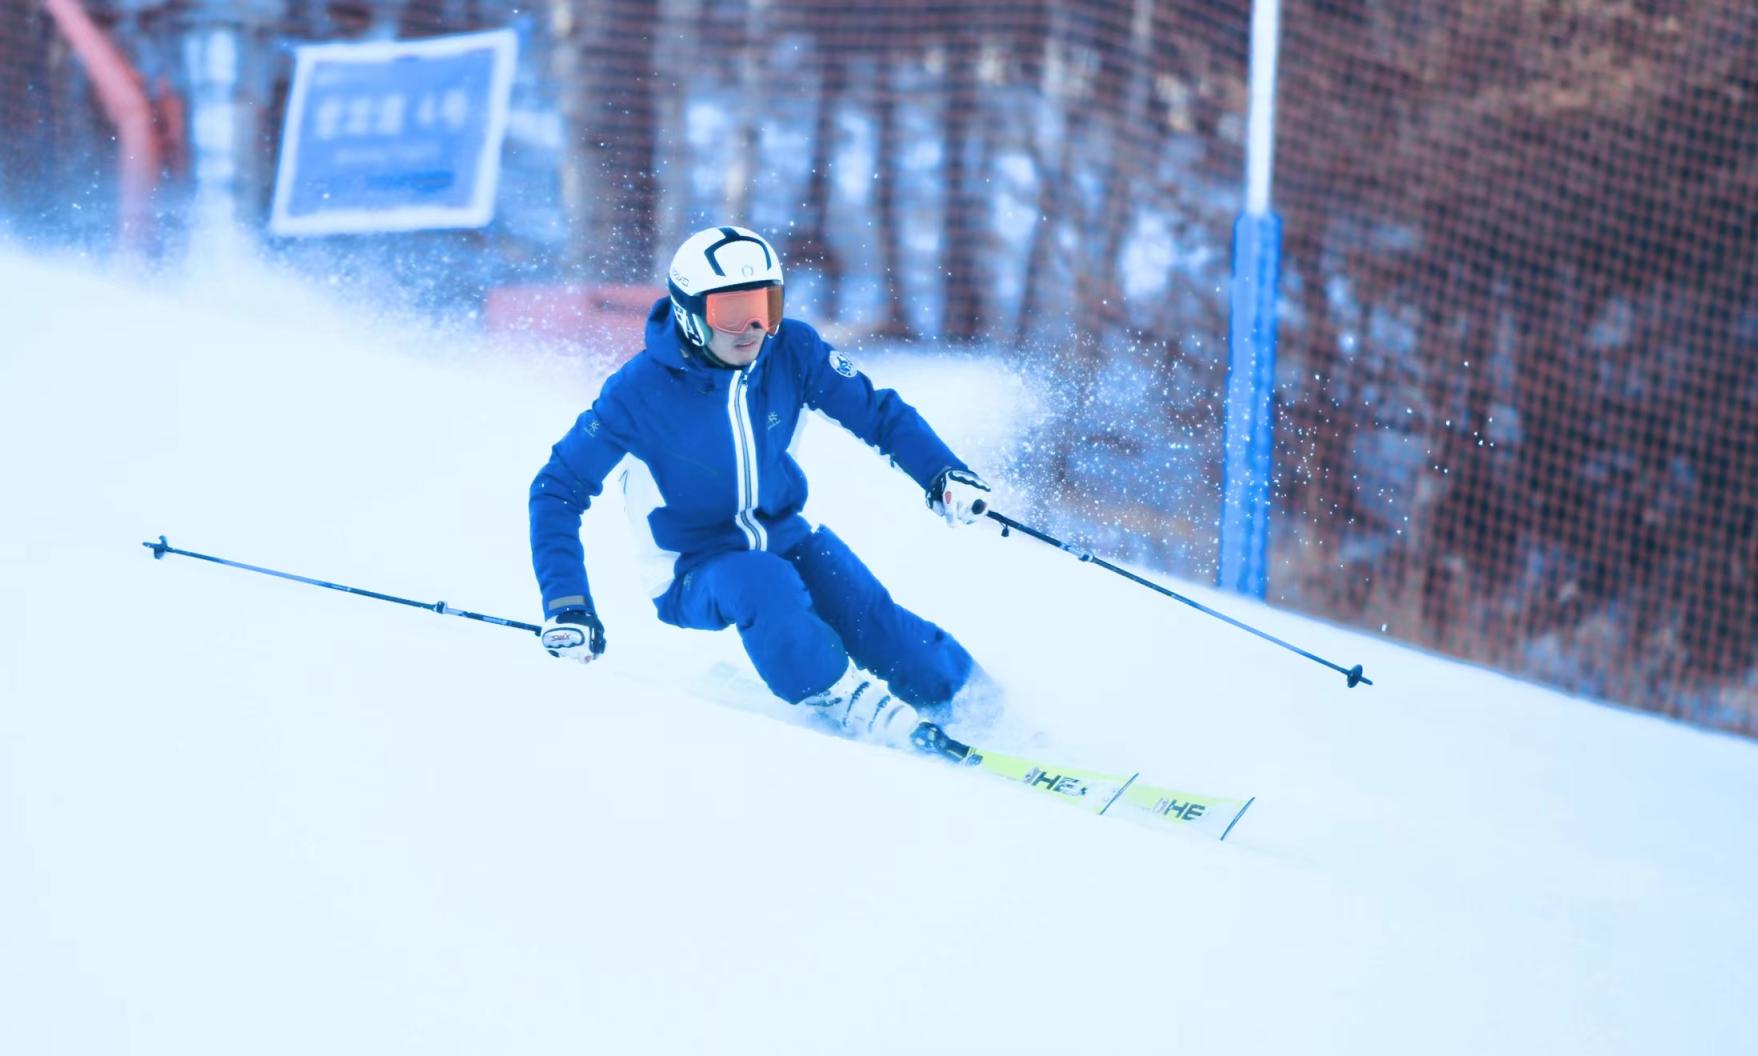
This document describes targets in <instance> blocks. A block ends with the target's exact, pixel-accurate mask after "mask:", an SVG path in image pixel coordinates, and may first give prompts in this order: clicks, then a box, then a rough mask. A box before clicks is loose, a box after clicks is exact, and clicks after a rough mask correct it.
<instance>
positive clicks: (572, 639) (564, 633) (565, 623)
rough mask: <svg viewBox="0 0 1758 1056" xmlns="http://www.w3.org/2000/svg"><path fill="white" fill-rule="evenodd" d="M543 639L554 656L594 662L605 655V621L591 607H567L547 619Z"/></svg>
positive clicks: (545, 645)
mask: <svg viewBox="0 0 1758 1056" xmlns="http://www.w3.org/2000/svg"><path fill="white" fill-rule="evenodd" d="M539 640H540V641H541V642H543V647H544V648H545V649H548V650H549V655H551V656H559V657H564V658H566V659H568V660H578V661H579V662H580V663H582V664H590V663H591V662H592V661H594V660H596V659H598V658H599V657H600V656H602V655H604V624H602V623H600V622H598V617H597V616H595V615H593V613H592V610H591V609H563V610H562V611H560V612H558V613H556V614H555V615H554V616H551V617H550V618H549V619H547V620H545V621H544V623H543V634H542V636H541V637H540V638H539Z"/></svg>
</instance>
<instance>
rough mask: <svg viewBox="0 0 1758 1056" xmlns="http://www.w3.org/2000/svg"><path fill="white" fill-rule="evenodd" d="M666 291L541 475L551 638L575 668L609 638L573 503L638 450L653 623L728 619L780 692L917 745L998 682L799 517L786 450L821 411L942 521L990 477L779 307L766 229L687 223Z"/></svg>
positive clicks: (968, 510) (977, 507)
mask: <svg viewBox="0 0 1758 1056" xmlns="http://www.w3.org/2000/svg"><path fill="white" fill-rule="evenodd" d="M667 286H668V288H669V293H670V296H669V297H668V298H661V299H660V300H658V301H657V302H655V304H654V305H653V309H652V311H650V312H649V313H648V315H647V322H646V347H645V349H644V350H643V351H642V352H641V353H640V354H638V355H636V356H635V357H634V358H633V359H631V360H629V361H628V362H627V363H625V364H624V365H623V366H622V368H621V369H619V370H618V371H617V372H616V373H615V374H614V375H612V376H611V377H610V378H609V379H608V380H606V381H605V383H604V386H603V388H602V390H601V391H600V392H599V395H598V398H597V400H595V401H594V402H593V404H592V406H591V407H590V408H589V409H588V410H587V411H586V412H585V413H584V414H582V415H581V416H580V417H579V419H578V420H577V421H576V422H575V423H574V426H573V428H572V429H571V430H569V432H568V434H567V435H566V436H564V437H563V438H562V439H561V441H560V442H558V443H557V444H556V445H555V446H554V448H552V449H551V452H550V458H549V462H548V464H546V465H545V466H544V467H543V469H542V470H541V471H540V472H539V473H538V474H537V478H536V479H535V480H534V481H532V483H531V493H530V511H531V558H532V564H533V565H534V566H535V568H536V571H537V582H538V586H539V587H540V589H541V590H542V593H543V607H544V614H545V616H546V620H545V623H544V625H543V631H542V636H541V641H542V643H543V646H544V648H545V649H547V650H549V652H550V655H552V656H558V657H567V658H570V659H575V660H579V661H581V662H582V663H589V662H591V661H592V660H594V659H595V658H597V657H598V656H600V655H602V654H603V652H604V646H605V637H604V626H603V624H602V623H601V622H600V621H599V618H598V616H597V615H596V613H595V611H594V608H593V604H592V595H591V592H590V590H589V588H588V584H587V577H586V568H585V561H584V554H583V552H582V547H581V544H580V516H581V514H582V513H584V512H585V510H586V508H587V507H588V506H589V505H590V504H591V502H592V499H593V498H594V497H596V496H597V495H598V494H599V492H600V489H601V487H602V484H603V481H604V478H605V477H606V475H607V474H609V473H610V471H611V469H612V468H613V467H615V466H616V465H617V463H618V462H620V461H621V460H622V459H623V457H624V456H625V455H627V456H630V457H631V458H633V459H635V460H638V462H639V463H640V464H641V465H640V466H633V467H632V470H633V472H632V474H631V476H630V477H627V478H625V491H626V492H627V494H628V495H629V497H630V501H631V502H634V503H637V511H638V510H639V508H640V506H645V505H647V504H646V503H641V502H640V501H639V497H640V495H641V493H642V492H643V491H644V490H648V489H645V488H643V486H642V485H643V481H641V480H640V479H639V477H638V476H637V474H639V473H640V471H641V470H642V469H643V468H644V469H645V471H646V473H647V474H649V475H650V478H651V483H652V484H653V485H656V493H655V494H653V496H652V498H653V502H652V505H654V506H657V508H655V509H652V510H651V512H650V513H648V515H647V516H646V518H645V524H646V527H647V528H648V529H649V530H650V531H651V534H652V538H653V543H654V545H655V546H656V547H657V548H658V549H659V550H660V551H662V552H663V555H664V557H665V558H666V559H668V560H667V567H666V570H665V573H664V574H663V580H664V588H663V589H662V590H660V591H659V592H658V593H657V595H656V596H655V597H654V599H653V603H654V606H655V607H656V608H657V610H658V614H659V618H660V619H661V620H664V621H665V622H666V623H670V624H674V625H676V626H679V627H689V628H701V629H705V630H720V629H722V628H725V627H727V626H729V625H732V626H736V627H737V628H738V630H739V635H740V637H741V638H742V640H743V642H744V646H745V651H746V652H747V653H748V654H749V655H750V657H751V662H752V664H753V665H754V666H755V667H756V669H757V673H758V674H759V675H760V676H761V677H762V679H763V681H764V682H765V683H766V684H767V685H768V687H769V689H770V690H771V691H773V692H774V693H775V695H776V696H778V697H780V698H782V699H783V700H786V701H789V702H792V703H796V704H799V705H801V706H804V707H809V708H813V709H815V710H816V711H817V713H819V714H821V715H823V716H824V717H825V718H826V719H828V720H829V721H830V722H831V723H832V724H833V725H835V726H836V727H838V728H840V729H842V730H843V731H845V732H846V733H848V734H849V735H851V736H854V737H857V738H859V739H863V740H870V741H875V742H878V743H883V744H888V745H893V746H902V745H904V744H907V743H909V741H910V739H911V735H912V734H913V733H915V731H916V729H917V727H918V724H919V723H920V722H921V718H920V715H919V714H918V712H917V709H918V708H936V709H949V708H950V705H951V702H952V700H953V698H954V696H956V695H959V694H960V692H961V691H965V692H966V693H967V694H975V693H976V692H977V691H978V690H979V689H986V688H988V686H989V684H988V683H987V680H986V676H984V675H983V674H982V672H981V670H980V669H979V668H978V667H977V666H976V665H975V664H974V663H973V661H972V659H971V655H970V654H969V653H968V652H966V651H965V648H964V647H963V646H962V645H960V644H959V643H958V641H957V639H955V638H953V637H952V636H951V635H950V634H948V633H946V632H945V631H943V630H941V629H940V628H939V627H937V626H935V625H934V624H932V623H930V622H928V621H927V620H925V619H923V618H921V617H920V616H917V615H916V614H915V613H912V612H910V611H908V610H907V609H905V608H903V607H902V606H900V605H898V604H897V603H896V602H895V601H893V600H892V598H891V595H890V594H889V593H888V592H887V591H886V589H885V587H884V586H882V585H881V584H880V582H879V581H878V579H876V578H875V577H874V576H873V573H872V572H870V571H868V569H867V567H866V566H865V565H863V564H862V563H861V561H860V559H859V558H857V557H856V556H855V555H854V553H853V552H852V551H850V550H849V548H848V546H847V545H845V544H844V543H843V541H842V540H841V539H839V538H837V536H836V535H835V533H833V532H831V530H830V529H829V528H826V527H823V526H821V525H820V526H817V527H814V526H813V525H812V524H810V523H809V522H808V521H807V520H806V518H805V517H803V516H801V510H802V509H803V507H804V506H805V504H806V478H805V475H804V473H803V472H802V471H801V470H800V467H799V465H798V463H796V462H795V461H794V459H793V458H792V456H790V455H789V454H788V450H787V449H788V445H789V442H790V441H791V440H792V438H793V434H794V429H795V428H796V426H797V424H798V421H799V417H800V413H801V411H802V409H803V408H806V407H812V408H816V409H818V410H820V411H823V412H824V413H825V414H827V415H829V416H830V417H831V418H833V419H835V420H836V421H838V422H840V423H841V424H842V425H843V426H844V427H845V428H847V429H848V430H849V431H850V432H852V433H854V434H855V435H856V436H858V437H860V438H861V439H862V440H864V441H866V442H867V443H868V444H871V445H872V446H874V447H876V448H878V449H879V451H880V452H881V453H883V454H885V455H887V456H889V457H890V458H891V460H892V462H893V463H894V464H895V465H897V466H898V467H899V468H901V469H902V470H903V471H904V472H905V473H907V474H909V476H910V477H911V478H912V479H914V480H915V481H916V483H917V484H919V485H921V486H922V488H923V489H924V491H925V493H926V496H927V501H928V506H929V508H930V509H932V510H933V511H934V512H935V513H937V514H939V515H940V516H942V517H944V518H945V519H946V521H947V523H949V524H954V525H958V524H971V523H973V522H975V521H976V520H977V519H978V518H980V517H981V516H982V514H983V511H984V508H985V505H986V499H985V496H986V495H987V494H988V492H989V486H988V485H987V484H985V483H984V482H983V480H982V478H981V477H979V476H978V475H977V474H976V473H974V472H972V471H971V469H970V467H968V466H967V465H965V463H964V462H962V461H960V460H959V459H958V457H957V456H955V455H954V454H953V453H952V452H951V451H950V450H949V449H948V448H947V446H946V445H945V444H944V443H943V442H941V440H940V438H939V437H938V436H936V435H935V434H934V431H933V429H931V428H929V426H928V423H927V422H925V421H923V420H922V417H921V416H920V415H919V414H917V413H916V411H915V409H914V408H912V407H911V406H910V405H909V404H907V403H905V402H904V401H903V400H902V399H900V398H899V397H898V395H897V393H895V392H893V391H891V390H889V389H881V390H875V389H874V388H873V385H872V383H871V382H869V381H868V380H867V378H866V376H865V375H864V374H862V373H861V372H860V371H859V370H857V369H856V368H855V365H854V364H853V363H852V362H851V361H850V360H849V359H848V357H846V356H844V355H843V354H842V353H840V352H838V351H836V350H835V349H834V348H832V347H831V346H830V345H829V344H828V343H827V342H826V341H825V340H824V339H823V338H822V337H820V336H819V335H818V332H817V331H816V330H814V329H812V327H810V326H808V325H807V324H805V323H803V322H801V321H799V320H797V319H784V318H783V317H782V288H783V287H782V273H781V261H780V259H779V258H778V257H777V255H776V252H775V249H774V247H773V246H771V245H770V244H769V243H768V242H767V241H766V240H764V238H763V237H762V236H761V235H759V234H757V233H756V232H754V231H751V230H748V229H746V228H742V227H730V226H729V227H713V228H708V229H706V230H703V231H699V232H697V233H696V234H694V235H691V236H690V237H689V238H688V239H686V240H685V241H684V243H683V245H682V246H680V247H679V248H678V250H677V253H676V254H675V255H674V256H673V257H672V261H671V269H670V272H669V275H668V282H667ZM631 481H633V482H632V483H631ZM661 501H663V505H661V504H660V502H661ZM922 746H923V747H924V748H926V747H927V745H922ZM930 750H931V749H930Z"/></svg>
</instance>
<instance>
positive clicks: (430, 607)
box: [140, 535, 543, 634]
mask: <svg viewBox="0 0 1758 1056" xmlns="http://www.w3.org/2000/svg"><path fill="white" fill-rule="evenodd" d="M140 545H142V546H144V547H146V548H147V549H148V550H151V551H152V552H153V560H155V561H162V560H164V558H165V555H166V554H176V555H177V556H179V557H193V558H195V559H196V560H198V561H212V562H213V563H214V564H216V565H225V566H226V567H227V568H240V569H243V570H244V571H246V572H259V573H261V574H262V575H265V576H274V577H276V578H278V579H290V580H292V581H293V582H295V583H306V584H309V585H311V586H314V587H324V588H326V589H328V590H339V591H342V592H343V593H344V594H358V595H360V596H361V597H363V598H372V599H374V600H375V601H389V602H393V603H395V604H397V605H408V606H411V607H413V608H417V609H426V610H427V611H429V612H437V613H439V614H440V615H441V616H461V617H463V618H464V619H466V620H477V621H479V622H481V623H492V624H494V625H496V626H498V627H512V628H514V629H515V630H520V631H530V632H531V633H532V634H541V633H543V628H542V627H539V626H537V625H536V624H534V623H520V622H519V621H518V620H506V619H502V618H501V617H499V616H489V615H487V614H485V613H480V612H471V611H469V610H468V609H454V608H452V607H451V606H450V605H447V604H446V603H445V602H443V601H432V602H428V601H416V600H414V599H413V598H399V597H397V596H396V595H395V594H382V593H380V592H378V591H376V590H365V589H363V588H361V587H350V586H347V585H345V584H342V583H331V582H329V581H328V580H324V579H313V578H312V577H310V576H301V575H297V574H295V573H292V572H280V571H277V570H275V569H272V568H263V567H262V566H261V565H247V564H245V563H244V562H242V561H233V560H231V559H230V558H225V557H215V556H213V555H212V554H198V553H196V552H195V551H193V550H179V549H177V548H176V547H174V546H172V545H171V544H170V543H168V542H166V541H165V537H164V536H162V535H161V536H159V541H158V542H156V543H142V544H140Z"/></svg>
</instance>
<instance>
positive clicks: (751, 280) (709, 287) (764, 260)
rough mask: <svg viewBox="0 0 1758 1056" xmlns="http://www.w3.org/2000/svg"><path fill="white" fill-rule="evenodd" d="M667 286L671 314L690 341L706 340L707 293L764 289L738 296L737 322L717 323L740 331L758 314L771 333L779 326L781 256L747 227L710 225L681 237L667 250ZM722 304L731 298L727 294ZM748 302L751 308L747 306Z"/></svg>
mask: <svg viewBox="0 0 1758 1056" xmlns="http://www.w3.org/2000/svg"><path fill="white" fill-rule="evenodd" d="M666 286H667V288H668V289H669V290H670V291H671V314H672V316H673V318H675V319H676V320H677V322H678V328H679V329H680V330H682V331H683V332H684V337H685V339H686V340H688V341H690V342H691V343H692V344H695V345H699V346H702V347H707V345H708V334H709V329H710V322H711V313H710V311H709V303H708V295H709V294H711V293H732V292H736V291H740V290H762V289H767V290H769V291H770V292H769V294H768V296H767V297H765V298H740V299H738V307H737V310H738V313H739V318H738V319H737V320H735V321H736V323H737V324H738V325H737V326H723V327H722V328H723V329H728V330H742V329H744V328H745V327H747V326H749V325H750V322H751V320H752V319H757V320H759V321H761V322H762V323H763V328H764V329H765V330H767V331H768V332H769V333H770V334H772V335H773V334H774V333H775V331H776V330H777V329H778V328H779V327H780V326H781V258H780V257H779V256H777V255H776V252H775V247H774V246H772V245H770V244H769V243H768V241H766V240H765V239H764V238H763V236H762V235H759V234H758V233H757V232H755V231H752V230H751V229H750V228H746V227H710V228H706V229H704V230H701V231H698V232H696V233H695V234H693V235H691V236H690V237H689V238H686V239H684V244H683V245H681V246H679V247H678V251H677V252H676V253H674V254H672V258H671V270H670V272H669V273H668V274H667V276H666ZM723 303H727V304H731V303H733V302H732V299H731V298H726V299H723ZM753 304H754V305H755V306H756V307H755V310H751V309H750V308H749V306H750V305H753ZM715 321H720V322H724V320H715Z"/></svg>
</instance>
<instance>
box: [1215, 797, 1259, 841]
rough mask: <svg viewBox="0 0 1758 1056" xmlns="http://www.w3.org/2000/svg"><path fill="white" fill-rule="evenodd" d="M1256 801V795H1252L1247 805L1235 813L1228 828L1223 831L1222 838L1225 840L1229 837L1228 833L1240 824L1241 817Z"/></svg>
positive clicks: (1246, 802)
mask: <svg viewBox="0 0 1758 1056" xmlns="http://www.w3.org/2000/svg"><path fill="white" fill-rule="evenodd" d="M1256 802H1257V797H1256V796H1252V797H1251V798H1250V799H1248V800H1246V801H1245V806H1243V807H1240V808H1239V813H1237V814H1235V815H1233V820H1232V821H1229V822H1228V823H1227V828H1226V829H1225V830H1224V831H1223V832H1222V833H1221V839H1223V840H1225V839H1226V838H1227V833H1229V832H1232V831H1233V826H1235V825H1237V824H1239V819H1240V818H1243V817H1245V812H1246V811H1248V810H1250V809H1251V805H1252V804H1253V803H1256Z"/></svg>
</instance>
